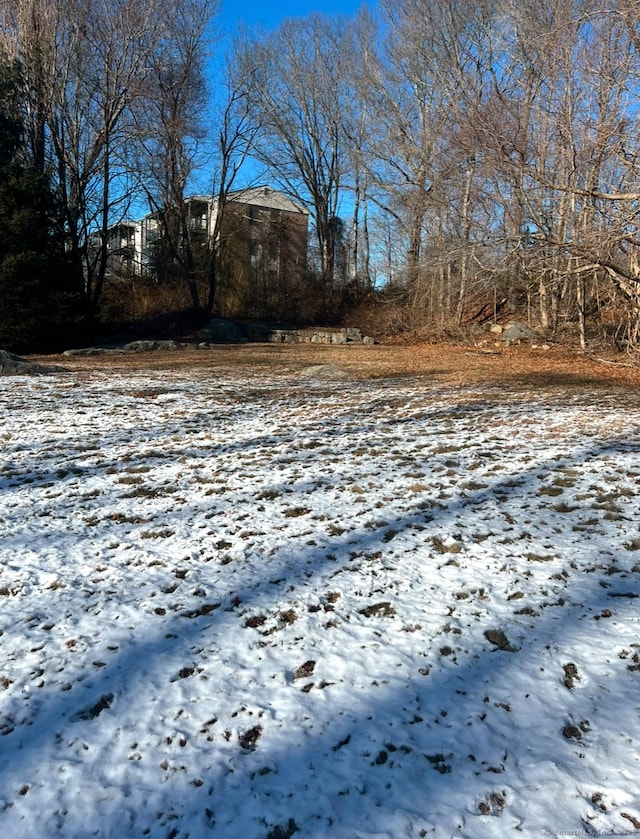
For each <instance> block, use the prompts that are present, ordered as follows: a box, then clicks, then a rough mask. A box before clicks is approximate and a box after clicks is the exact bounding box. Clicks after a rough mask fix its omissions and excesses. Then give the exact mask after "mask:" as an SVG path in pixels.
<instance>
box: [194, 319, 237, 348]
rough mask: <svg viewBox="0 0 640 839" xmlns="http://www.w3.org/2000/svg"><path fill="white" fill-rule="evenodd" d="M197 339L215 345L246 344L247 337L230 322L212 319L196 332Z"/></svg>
mask: <svg viewBox="0 0 640 839" xmlns="http://www.w3.org/2000/svg"><path fill="white" fill-rule="evenodd" d="M198 338H201V339H202V340H204V341H211V342H213V343H217V344H246V342H247V336H246V335H245V334H244V332H243V331H242V330H241V329H240V327H239V326H238V325H237V324H235V323H233V322H232V321H230V320H224V319H223V318H214V319H213V320H212V321H210V322H209V323H208V324H207V325H206V326H203V327H202V329H200V330H199V332H198Z"/></svg>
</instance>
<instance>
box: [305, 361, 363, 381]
mask: <svg viewBox="0 0 640 839" xmlns="http://www.w3.org/2000/svg"><path fill="white" fill-rule="evenodd" d="M300 376H301V377H302V378H303V379H329V380H332V381H341V380H347V379H353V376H352V375H351V373H348V372H347V371H346V370H343V369H342V368H341V367H336V366H335V364H314V365H313V366H312V367H305V369H304V370H302V372H301V373H300Z"/></svg>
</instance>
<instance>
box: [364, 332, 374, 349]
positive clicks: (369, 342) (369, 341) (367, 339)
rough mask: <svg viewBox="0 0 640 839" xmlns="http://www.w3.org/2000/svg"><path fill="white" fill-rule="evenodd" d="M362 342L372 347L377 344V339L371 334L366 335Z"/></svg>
mask: <svg viewBox="0 0 640 839" xmlns="http://www.w3.org/2000/svg"><path fill="white" fill-rule="evenodd" d="M362 343H363V344H364V345H365V346H367V347H372V346H373V345H374V344H375V340H374V339H373V338H372V337H371V336H370V335H365V336H364V338H363V339H362Z"/></svg>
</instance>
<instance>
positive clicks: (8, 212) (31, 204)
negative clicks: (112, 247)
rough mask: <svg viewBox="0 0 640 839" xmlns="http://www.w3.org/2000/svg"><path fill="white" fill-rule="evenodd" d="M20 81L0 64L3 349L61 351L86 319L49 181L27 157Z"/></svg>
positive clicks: (0, 304) (14, 69)
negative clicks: (23, 140)
mask: <svg viewBox="0 0 640 839" xmlns="http://www.w3.org/2000/svg"><path fill="white" fill-rule="evenodd" d="M19 92H20V76H19V69H18V67H17V66H16V65H15V64H13V63H8V62H0V347H1V348H4V349H10V350H14V351H16V352H29V351H31V352H38V351H47V350H57V349H61V348H62V347H63V345H64V344H65V343H67V344H68V342H70V341H72V340H73V339H74V337H75V336H74V333H75V332H76V331H77V330H78V329H80V328H81V327H82V326H83V324H84V322H85V319H84V316H83V310H84V306H83V300H82V292H81V289H80V288H79V283H78V281H77V279H78V278H76V277H75V276H74V272H73V268H72V265H71V264H70V261H69V260H68V258H67V257H66V255H65V249H64V240H63V238H62V236H61V235H60V234H59V232H57V230H56V217H57V213H56V205H55V197H54V194H53V192H52V190H51V185H50V181H49V177H48V175H47V174H46V173H44V174H43V173H42V172H41V171H39V170H38V169H37V168H36V167H35V166H34V165H33V164H31V163H30V162H29V161H28V160H27V159H26V157H25V153H24V146H23V143H22V119H21V114H20V107H19Z"/></svg>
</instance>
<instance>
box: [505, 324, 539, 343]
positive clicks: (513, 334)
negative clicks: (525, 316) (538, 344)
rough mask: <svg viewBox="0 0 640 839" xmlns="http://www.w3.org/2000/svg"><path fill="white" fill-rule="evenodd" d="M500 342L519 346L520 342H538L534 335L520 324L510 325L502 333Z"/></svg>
mask: <svg viewBox="0 0 640 839" xmlns="http://www.w3.org/2000/svg"><path fill="white" fill-rule="evenodd" d="M502 340H503V341H506V343H507V344H519V343H520V341H538V340H539V337H538V335H536V333H535V332H534V331H533V330H532V329H529V327H528V326H525V325H524V324H522V323H512V324H509V326H508V327H507V328H506V329H505V331H504V332H503V333H502Z"/></svg>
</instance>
